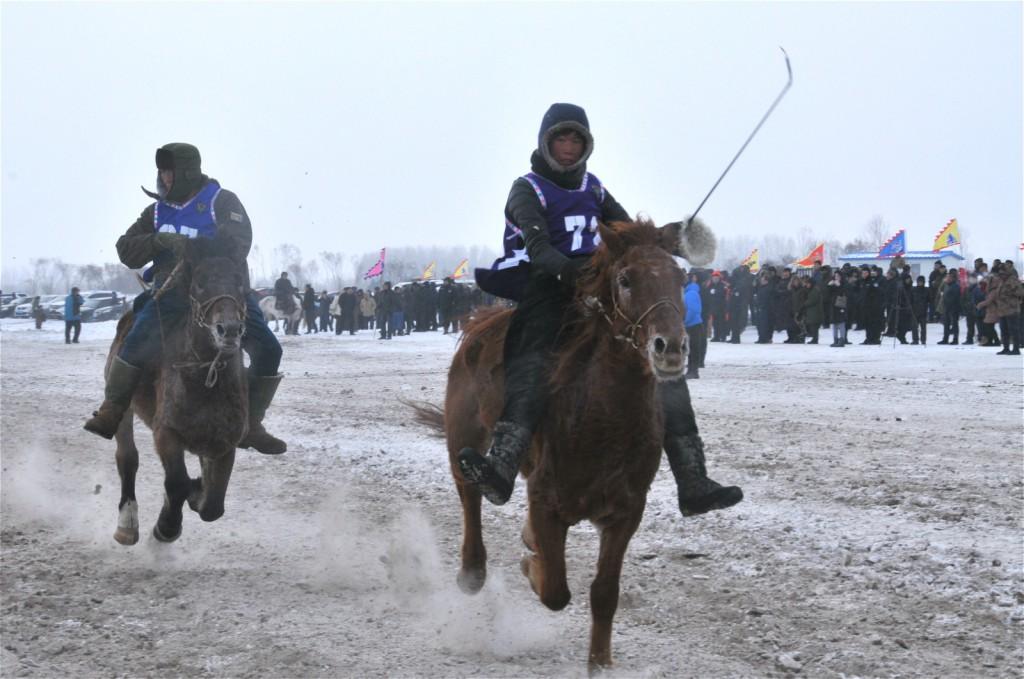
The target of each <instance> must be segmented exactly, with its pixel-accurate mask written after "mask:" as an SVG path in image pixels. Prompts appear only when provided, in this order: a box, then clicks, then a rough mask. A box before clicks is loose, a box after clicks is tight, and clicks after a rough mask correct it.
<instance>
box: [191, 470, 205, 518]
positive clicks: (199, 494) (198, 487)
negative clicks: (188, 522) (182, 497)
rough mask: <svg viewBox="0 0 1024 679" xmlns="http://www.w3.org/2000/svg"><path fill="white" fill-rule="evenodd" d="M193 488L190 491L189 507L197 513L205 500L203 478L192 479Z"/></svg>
mask: <svg viewBox="0 0 1024 679" xmlns="http://www.w3.org/2000/svg"><path fill="white" fill-rule="evenodd" d="M191 482H192V488H191V490H190V491H189V493H188V508H189V509H191V510H192V511H193V512H195V513H197V514H198V513H199V510H200V509H201V508H202V500H203V479H202V478H198V479H191Z"/></svg>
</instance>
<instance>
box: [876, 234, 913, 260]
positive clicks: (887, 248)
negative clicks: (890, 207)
mask: <svg viewBox="0 0 1024 679" xmlns="http://www.w3.org/2000/svg"><path fill="white" fill-rule="evenodd" d="M906 252H907V232H906V231H905V230H904V229H900V230H899V231H897V232H896V233H895V234H893V237H892V238H890V239H889V240H887V241H885V245H883V246H882V247H880V248H879V249H878V256H879V257H896V256H897V255H903V254H906Z"/></svg>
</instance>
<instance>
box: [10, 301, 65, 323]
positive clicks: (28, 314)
mask: <svg viewBox="0 0 1024 679" xmlns="http://www.w3.org/2000/svg"><path fill="white" fill-rule="evenodd" d="M58 296H59V295H39V305H40V306H41V307H43V311H44V312H45V311H46V307H47V305H48V304H49V303H50V302H52V301H53V300H54V299H55V298H57V297H58ZM14 317H15V318H32V298H31V297H26V298H24V301H23V302H22V303H21V304H19V305H18V306H16V307H15V308H14Z"/></svg>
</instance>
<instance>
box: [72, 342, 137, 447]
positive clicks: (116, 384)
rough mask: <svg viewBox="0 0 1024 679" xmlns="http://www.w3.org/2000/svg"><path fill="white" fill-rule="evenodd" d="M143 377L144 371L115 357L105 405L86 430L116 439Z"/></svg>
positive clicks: (89, 421)
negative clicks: (116, 434) (115, 435)
mask: <svg viewBox="0 0 1024 679" xmlns="http://www.w3.org/2000/svg"><path fill="white" fill-rule="evenodd" d="M141 377H142V370H141V369H139V368H136V367H135V366H134V365H132V364H131V363H128V362H126V361H123V360H121V358H120V357H119V356H115V357H114V360H113V361H111V362H110V372H109V373H107V385H106V387H105V388H104V390H103V405H101V406H100V408H99V410H97V411H96V412H94V413H93V414H92V417H90V418H89V419H88V420H86V422H85V426H84V428H85V430H86V431H91V432H92V433H93V434H99V435H100V436H102V437H103V438H105V439H112V438H114V434H115V433H117V428H118V427H119V426H120V425H121V420H122V419H123V418H124V413H125V411H126V410H127V409H128V406H129V405H131V402H132V395H133V394H134V393H135V388H136V387H137V386H138V384H139V379H140V378H141Z"/></svg>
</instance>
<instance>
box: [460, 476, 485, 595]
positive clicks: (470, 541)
mask: <svg viewBox="0 0 1024 679" xmlns="http://www.w3.org/2000/svg"><path fill="white" fill-rule="evenodd" d="M455 487H456V488H457V489H458V491H459V500H460V501H461V502H462V567H461V568H460V569H459V575H458V577H457V578H456V581H457V582H458V583H459V589H461V590H462V591H463V592H465V593H466V594H476V593H477V592H479V591H480V589H481V588H482V587H483V586H484V581H485V580H486V579H487V548H486V547H484V537H483V528H482V526H481V523H480V502H481V495H480V491H479V490H477V489H476V488H475V487H474V486H470V485H468V484H466V483H464V482H462V481H461V480H460V479H459V478H458V477H456V478H455Z"/></svg>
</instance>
